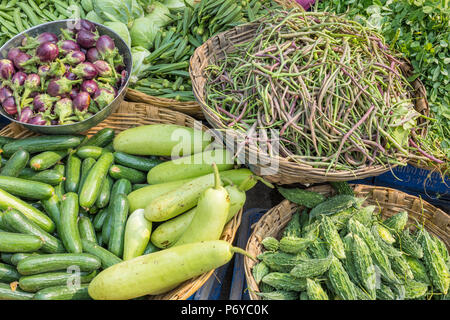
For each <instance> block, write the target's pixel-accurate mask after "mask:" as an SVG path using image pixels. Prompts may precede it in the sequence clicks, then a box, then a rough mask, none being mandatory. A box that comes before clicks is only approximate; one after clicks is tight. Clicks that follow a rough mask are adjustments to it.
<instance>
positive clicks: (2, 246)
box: [0, 232, 44, 253]
mask: <svg viewBox="0 0 450 320" xmlns="http://www.w3.org/2000/svg"><path fill="white" fill-rule="evenodd" d="M43 244H44V242H43V241H42V240H41V239H40V238H39V237H37V236H34V235H29V234H21V233H13V232H0V252H11V253H13V252H14V253H16V252H34V251H38V250H39V249H40V248H42V245H43Z"/></svg>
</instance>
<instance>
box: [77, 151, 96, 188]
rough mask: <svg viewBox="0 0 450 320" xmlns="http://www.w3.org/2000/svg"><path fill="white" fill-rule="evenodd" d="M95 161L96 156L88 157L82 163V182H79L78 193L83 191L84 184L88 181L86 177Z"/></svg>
mask: <svg viewBox="0 0 450 320" xmlns="http://www.w3.org/2000/svg"><path fill="white" fill-rule="evenodd" d="M95 163H96V161H95V159H94V158H86V159H84V160H83V162H82V163H81V173H80V182H79V183H78V194H79V193H80V192H81V189H82V188H83V184H84V182H85V181H86V177H87V175H88V173H89V171H90V170H91V168H92V167H93V166H94V164H95Z"/></svg>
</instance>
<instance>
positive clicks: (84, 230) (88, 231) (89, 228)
mask: <svg viewBox="0 0 450 320" xmlns="http://www.w3.org/2000/svg"><path fill="white" fill-rule="evenodd" d="M78 230H79V232H80V238H81V240H83V239H86V240H90V241H93V242H97V236H96V234H95V230H94V226H93V225H92V221H91V219H89V218H88V217H80V218H79V219H78Z"/></svg>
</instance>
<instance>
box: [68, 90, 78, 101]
mask: <svg viewBox="0 0 450 320" xmlns="http://www.w3.org/2000/svg"><path fill="white" fill-rule="evenodd" d="M79 93H80V89H79V88H78V87H73V88H72V90H70V92H69V98H70V99H72V100H74V99H75V97H76V96H77V95H78V94H79Z"/></svg>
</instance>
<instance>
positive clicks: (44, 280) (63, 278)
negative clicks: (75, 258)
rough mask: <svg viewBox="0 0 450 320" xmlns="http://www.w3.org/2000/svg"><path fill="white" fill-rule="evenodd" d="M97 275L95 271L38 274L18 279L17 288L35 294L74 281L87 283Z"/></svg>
mask: <svg viewBox="0 0 450 320" xmlns="http://www.w3.org/2000/svg"><path fill="white" fill-rule="evenodd" d="M97 274H98V272H97V270H94V271H92V272H80V273H78V272H77V273H68V272H66V271H64V272H58V271H55V272H47V273H40V274H35V275H31V276H22V277H20V279H19V287H20V288H21V289H22V290H24V291H27V292H37V291H39V290H42V289H45V288H50V287H55V286H62V285H65V286H67V284H68V283H69V281H71V280H76V281H77V282H78V281H79V283H89V282H91V280H92V279H94V277H95V276H96V275H97Z"/></svg>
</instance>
